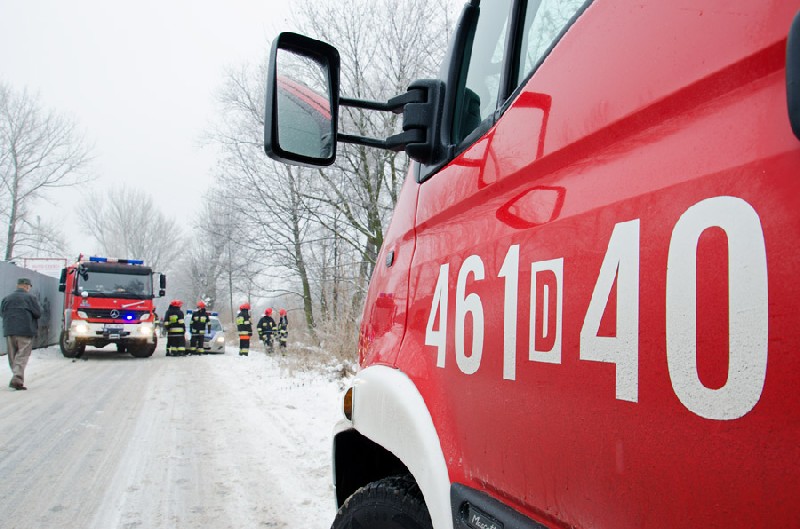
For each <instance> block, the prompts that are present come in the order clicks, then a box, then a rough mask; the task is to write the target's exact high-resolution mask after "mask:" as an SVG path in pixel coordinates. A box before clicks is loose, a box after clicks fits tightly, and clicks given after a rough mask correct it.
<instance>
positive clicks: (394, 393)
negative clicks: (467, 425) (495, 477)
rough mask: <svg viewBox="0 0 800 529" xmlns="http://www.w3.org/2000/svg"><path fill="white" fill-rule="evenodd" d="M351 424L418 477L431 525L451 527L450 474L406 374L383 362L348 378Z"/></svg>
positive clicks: (437, 528)
mask: <svg viewBox="0 0 800 529" xmlns="http://www.w3.org/2000/svg"><path fill="white" fill-rule="evenodd" d="M353 427H354V428H355V429H356V430H358V432H360V433H361V434H362V435H364V436H365V437H367V438H368V439H370V440H371V441H373V442H375V443H377V444H379V445H381V446H382V447H383V448H385V449H387V450H389V451H390V452H392V453H393V454H394V455H395V456H397V458H398V459H400V461H402V462H403V464H405V465H406V467H408V470H409V471H411V474H413V476H414V479H416V480H417V484H418V485H419V488H420V489H421V490H422V494H423V496H424V497H425V503H426V504H427V506H428V511H429V512H430V515H431V520H432V521H433V527H434V528H435V529H453V519H452V513H451V510H450V478H449V476H448V473H447V465H446V464H445V461H444V454H443V453H442V447H441V444H440V443H439V436H438V434H437V433H436V429H435V428H434V426H433V420H432V419H431V414H430V412H429V411H428V408H427V406H425V401H424V400H423V399H422V395H420V393H419V391H418V390H417V387H416V386H415V385H414V383H413V382H412V381H411V379H409V378H408V376H406V374H405V373H403V372H401V371H399V370H397V369H392V368H390V367H386V366H372V367H368V368H366V369H363V370H362V371H360V372H359V373H358V374H357V375H356V377H355V379H354V380H353Z"/></svg>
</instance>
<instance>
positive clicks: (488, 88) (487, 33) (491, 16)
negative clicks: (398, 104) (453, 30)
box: [453, 0, 512, 144]
mask: <svg viewBox="0 0 800 529" xmlns="http://www.w3.org/2000/svg"><path fill="white" fill-rule="evenodd" d="M511 4H512V0H492V1H490V2H484V3H483V6H482V7H481V10H480V15H479V17H478V23H477V27H476V28H475V34H474V36H473V38H472V42H471V43H467V45H466V46H465V49H464V53H463V58H464V59H463V61H464V63H463V64H462V65H461V68H462V72H464V71H466V73H462V76H461V78H462V79H465V82H464V85H463V87H461V88H460V90H459V96H458V98H457V100H456V109H455V116H456V119H455V120H454V123H453V142H454V143H456V144H458V143H461V142H462V141H463V140H464V138H466V137H467V136H468V135H469V134H470V132H472V131H473V130H475V129H476V128H477V127H478V125H479V124H480V123H481V122H482V121H483V120H485V119H486V118H488V117H489V116H491V115H492V114H493V113H494V111H495V110H496V109H497V104H498V101H497V100H498V96H499V92H500V78H501V75H502V72H503V67H504V62H505V54H506V49H505V44H506V34H507V32H508V27H509V17H510V15H511Z"/></svg>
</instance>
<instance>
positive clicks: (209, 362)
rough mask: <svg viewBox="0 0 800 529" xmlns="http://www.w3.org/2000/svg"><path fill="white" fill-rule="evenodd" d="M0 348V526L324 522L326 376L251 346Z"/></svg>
mask: <svg viewBox="0 0 800 529" xmlns="http://www.w3.org/2000/svg"><path fill="white" fill-rule="evenodd" d="M87 356H88V357H89V359H88V361H80V360H79V361H77V362H72V361H70V360H68V359H66V358H63V357H62V356H61V354H60V352H59V351H58V350H57V349H56V348H48V349H42V350H35V351H34V353H33V356H32V358H31V361H30V363H29V365H28V369H27V371H26V385H27V386H28V388H29V390H28V391H13V390H11V389H8V388H6V384H7V383H6V378H10V370H9V369H8V367H7V366H8V364H7V359H6V357H0V361H2V364H3V367H2V368H0V372H2V375H3V377H2V378H1V379H0V380H2V386H0V513H2V518H1V519H0V526H2V527H3V528H6V529H28V528H30V529H48V528H64V527H74V528H87V529H115V528H126V529H128V528H143V529H159V528H163V529H167V528H169V529H175V528H187V529H188V528H198V529H199V528H204V529H217V528H229V527H230V528H237V529H239V528H242V527H252V528H256V527H276V528H281V527H302V528H304V529H316V528H320V529H321V528H327V527H329V526H330V523H331V521H332V520H333V515H334V513H335V507H334V501H333V490H332V486H331V469H330V446H331V430H332V426H333V424H334V422H335V421H336V420H337V418H338V413H339V402H340V399H339V391H340V384H339V383H338V382H336V381H332V380H333V379H334V378H335V377H333V376H326V375H320V374H311V373H308V372H300V371H299V370H298V369H297V368H296V367H292V364H291V363H290V362H289V361H288V359H285V358H280V357H278V358H276V357H273V356H270V357H267V356H265V355H264V353H263V352H260V351H252V352H251V356H249V357H239V356H238V354H236V352H235V349H231V348H230V347H229V349H228V352H227V354H225V355H210V356H200V357H183V358H167V357H165V356H164V351H163V346H160V347H159V349H158V350H157V351H156V353H155V355H154V356H153V357H152V358H149V359H136V358H133V357H129V356H127V355H117V354H115V353H112V352H111V351H110V348H109V351H108V352H106V351H98V352H89V351H87Z"/></svg>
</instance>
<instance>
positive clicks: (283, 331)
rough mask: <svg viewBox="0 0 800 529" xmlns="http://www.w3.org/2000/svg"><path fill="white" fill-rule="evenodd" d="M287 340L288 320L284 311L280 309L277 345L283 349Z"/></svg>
mask: <svg viewBox="0 0 800 529" xmlns="http://www.w3.org/2000/svg"><path fill="white" fill-rule="evenodd" d="M288 340H289V318H288V317H287V316H286V309H281V313H280V318H279V319H278V343H279V344H280V346H281V347H282V348H284V349H285V348H286V342H287V341H288Z"/></svg>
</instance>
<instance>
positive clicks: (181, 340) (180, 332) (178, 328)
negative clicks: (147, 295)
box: [162, 300, 186, 356]
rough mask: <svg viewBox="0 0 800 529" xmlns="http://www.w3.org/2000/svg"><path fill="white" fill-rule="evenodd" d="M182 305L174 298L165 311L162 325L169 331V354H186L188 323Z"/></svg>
mask: <svg viewBox="0 0 800 529" xmlns="http://www.w3.org/2000/svg"><path fill="white" fill-rule="evenodd" d="M181 305H182V303H181V302H180V301H178V300H174V301H172V302H171V303H170V304H169V308H168V309H167V312H165V313H164V321H163V323H162V325H163V327H164V330H165V331H166V333H167V356H186V338H185V336H184V332H186V324H185V322H184V320H183V311H182V310H181Z"/></svg>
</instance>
